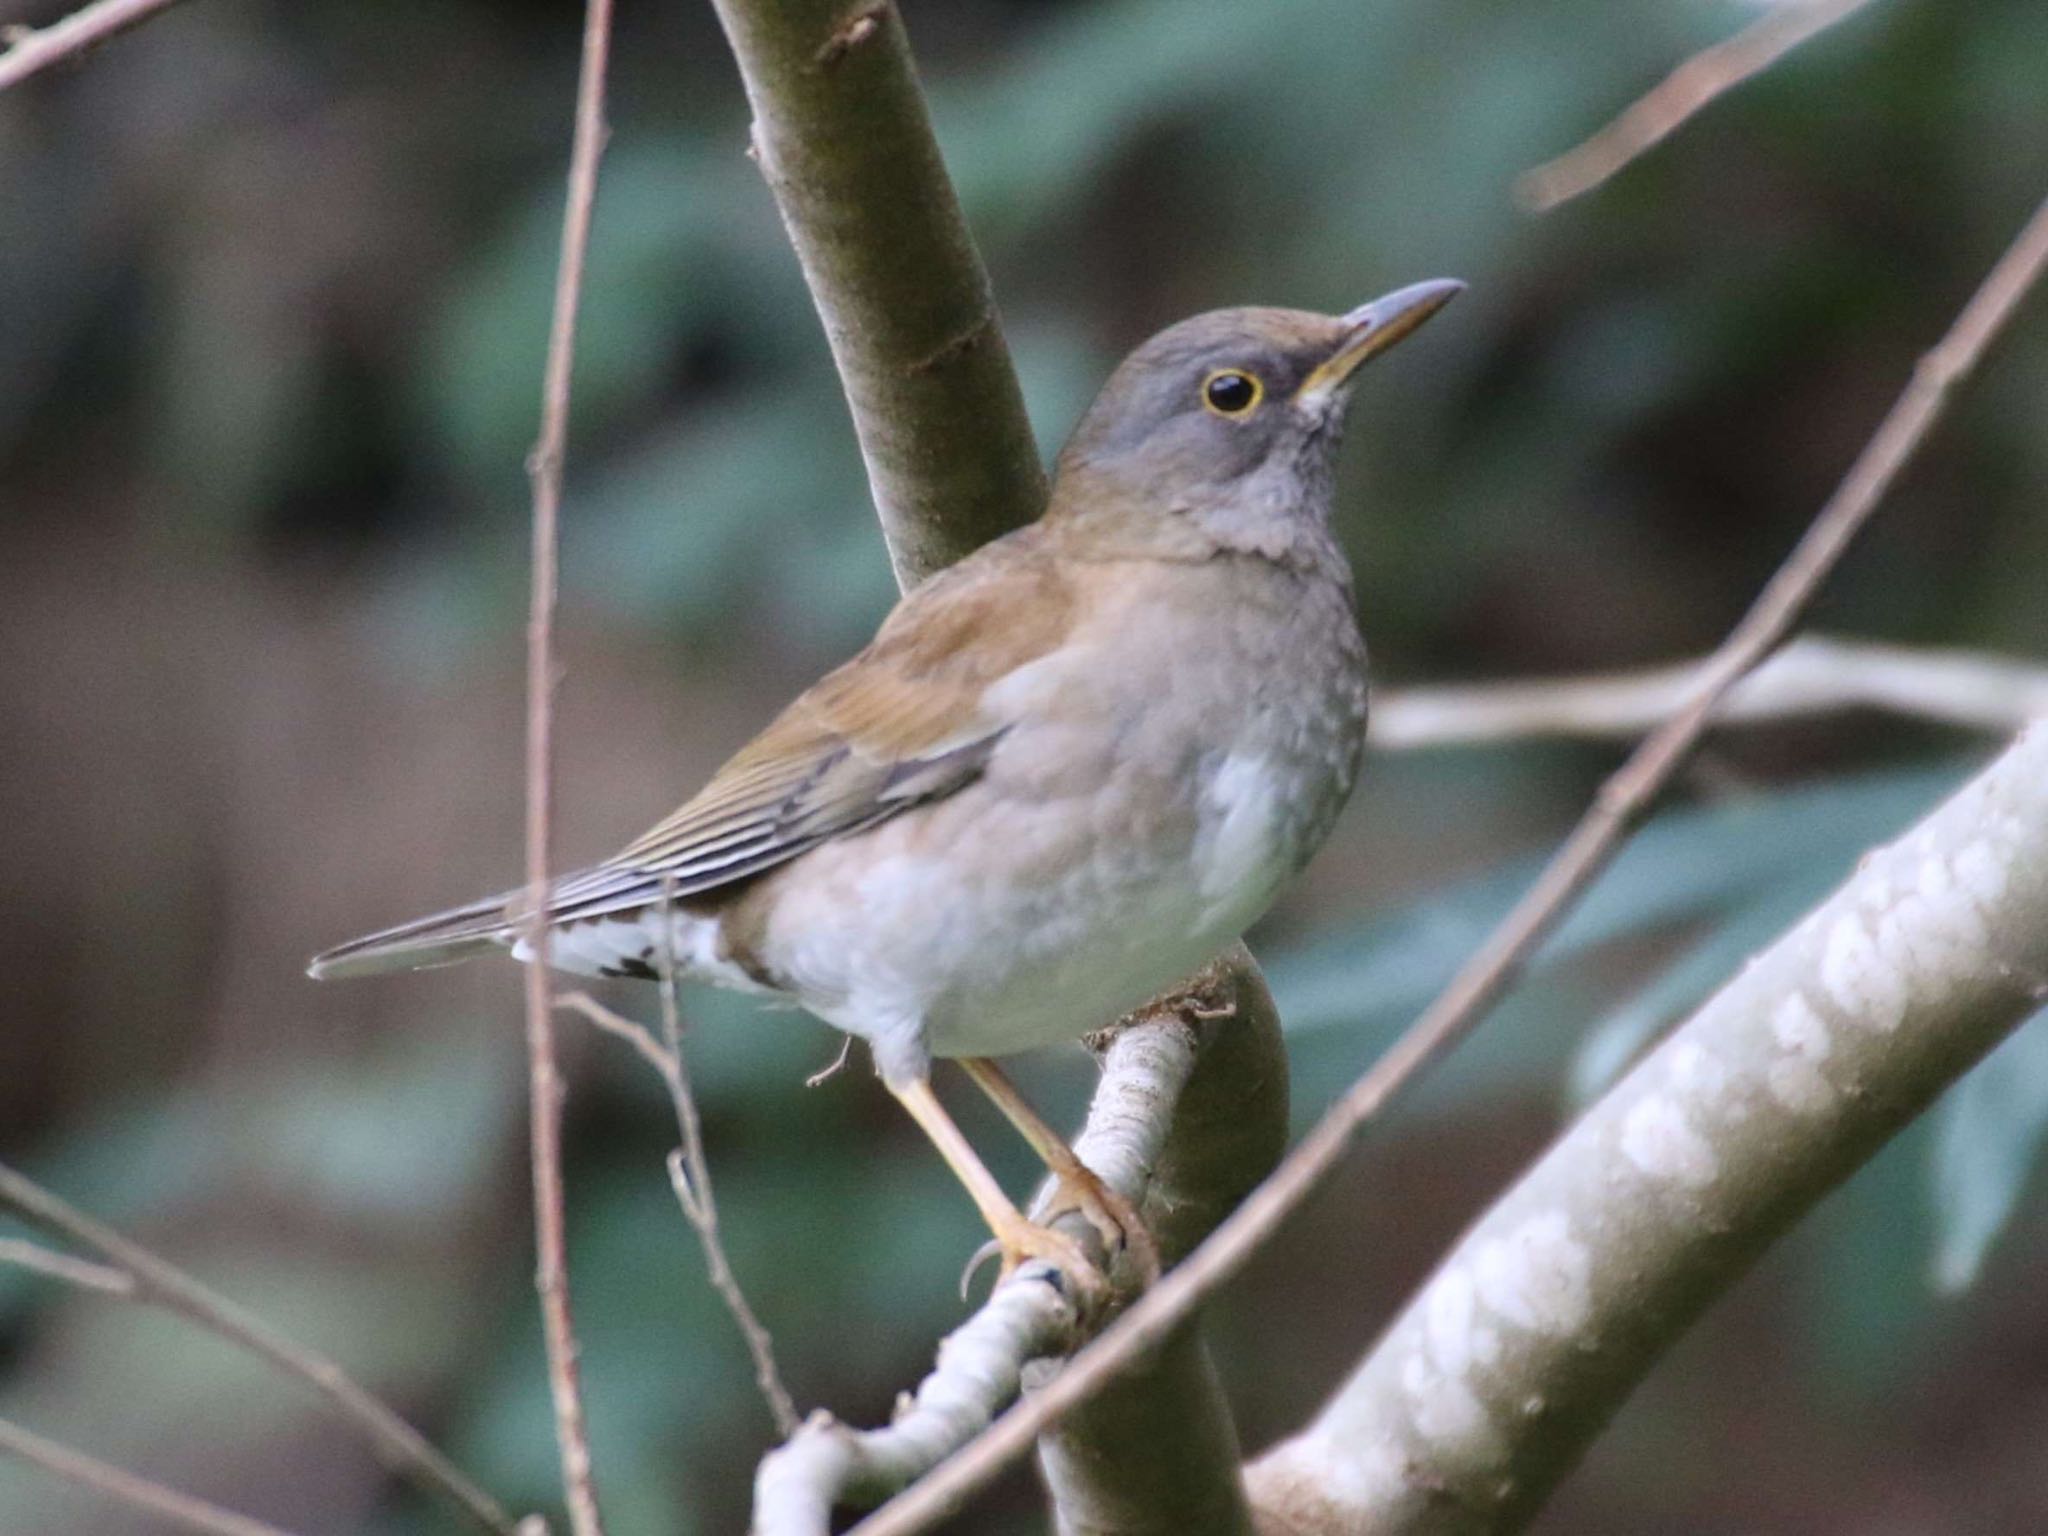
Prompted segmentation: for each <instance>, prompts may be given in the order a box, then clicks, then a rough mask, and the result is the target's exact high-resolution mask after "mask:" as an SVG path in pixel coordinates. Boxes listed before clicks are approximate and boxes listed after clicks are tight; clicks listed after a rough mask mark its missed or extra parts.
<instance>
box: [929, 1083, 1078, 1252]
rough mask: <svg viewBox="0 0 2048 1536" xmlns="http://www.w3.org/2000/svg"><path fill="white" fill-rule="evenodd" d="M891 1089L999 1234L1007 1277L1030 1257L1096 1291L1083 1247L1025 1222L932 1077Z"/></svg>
mask: <svg viewBox="0 0 2048 1536" xmlns="http://www.w3.org/2000/svg"><path fill="white" fill-rule="evenodd" d="M889 1091H890V1092H891V1093H893V1094H894V1095H895V1096H896V1100H897V1102H898V1103H900V1104H901V1105H902V1106H903V1107H904V1108H905V1109H907V1110H909V1111H910V1118H911V1119H913V1120H915V1121H916V1122H917V1123H918V1126H919V1128H920V1129H922V1130H923V1131H924V1133H925V1135H926V1136H928V1137H930V1138H931V1143H932V1145H933V1146H935V1147H937V1148H938V1149H939V1156H941V1157H943V1158H944V1159H945V1160H946V1166H947V1167H948V1168H951V1169H952V1170H953V1174H954V1177H956V1178H958V1179H959V1180H960V1182H961V1183H962V1184H963V1185H965V1186H966V1189H967V1193H968V1195H969V1196H970V1197H971V1198H972V1199H973V1201H974V1204H975V1208H976V1209H977V1210H979V1211H980V1212H981V1219H982V1220H983V1221H985V1222H987V1223H988V1229H989V1231H991V1232H993V1233H994V1234H995V1239H996V1246H997V1247H998V1248H1000V1249H1001V1250H1002V1255H1003V1273H1004V1274H1005V1275H1007V1274H1009V1272H1010V1271H1011V1270H1013V1269H1015V1268H1016V1267H1017V1266H1018V1265H1019V1264H1021V1263H1022V1262H1024V1261H1025V1260H1026V1259H1043V1260H1044V1261H1045V1262H1046V1263H1048V1264H1051V1265H1054V1266H1055V1267H1057V1268H1058V1269H1060V1270H1061V1271H1062V1272H1064V1273H1065V1274H1067V1275H1068V1276H1069V1277H1070V1278H1072V1280H1073V1281H1074V1283H1075V1284H1077V1285H1079V1286H1081V1287H1083V1288H1084V1289H1096V1288H1099V1287H1100V1286H1101V1285H1102V1276H1101V1274H1100V1272H1099V1271H1097V1269H1096V1268H1095V1266H1094V1265H1093V1264H1092V1263H1090V1262H1089V1260H1088V1256H1087V1254H1085V1253H1084V1252H1082V1250H1081V1245H1080V1244H1079V1243H1077V1242H1075V1241H1074V1240H1073V1239H1072V1238H1071V1237H1068V1236H1067V1235H1066V1233H1064V1232H1055V1231H1054V1230H1053V1229H1052V1228H1051V1227H1042V1226H1039V1225H1037V1224H1036V1223H1034V1222H1031V1221H1028V1220H1026V1219H1025V1216H1024V1213H1023V1212H1022V1211H1020V1210H1018V1209H1017V1207H1016V1206H1015V1205H1014V1204H1012V1203H1011V1201H1010V1197H1009V1196H1008V1195H1006V1194H1004V1193H1003V1187H1002V1185H1000V1184H998V1183H997V1182H996V1179H995V1175H994V1174H992V1173H990V1172H989V1171H988V1169H987V1168H986V1167H984V1166H983V1164H982V1161H981V1159H980V1157H978V1156H977V1155H976V1154H975V1151H974V1148H973V1147H971V1146H969V1145H968V1144H967V1138H966V1137H965V1136H963V1135H961V1134H960V1127H959V1126H957V1125H955V1124H954V1123H953V1117H952V1116H951V1115H949V1114H947V1113H946V1109H945V1106H944V1105H942V1104H941V1103H939V1100H938V1096H937V1095H936V1094H934V1093H933V1092H932V1085H931V1082H930V1081H929V1080H928V1079H926V1078H922V1077H918V1078H913V1079H911V1080H910V1082H908V1083H906V1084H904V1085H903V1086H901V1087H898V1086H897V1085H896V1084H894V1083H891V1084H889ZM1070 1155H1071V1154H1070Z"/></svg>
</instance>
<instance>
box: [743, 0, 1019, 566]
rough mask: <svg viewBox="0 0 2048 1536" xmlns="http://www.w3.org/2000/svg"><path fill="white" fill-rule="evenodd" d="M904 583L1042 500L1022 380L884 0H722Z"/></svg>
mask: <svg viewBox="0 0 2048 1536" xmlns="http://www.w3.org/2000/svg"><path fill="white" fill-rule="evenodd" d="M714 4H715V5H716V8H717V10H718V16H719V20H720V21H721V22H722V23H723V24H724V26H725V32H726V36H727V37H728V38H729V39H730V40H731V42H732V50H733V53H734V55H735V57H736V58H737V59H738V60H739V66H740V73H741V75H742V76H743V77H744V79H745V81H746V87H747V100H748V102H749V103H750V105H751V106H752V107H753V112H754V131H753V153H754V156H755V158H756V159H757V160H758V161H759V162H760V166H761V174H762V175H763V176H765V177H766V178H767V181H768V186H769V189H770V190H771V191H772V192H773V193H774V194H775V201H776V203H777V205H778V206H779V207H780V208H781V210H782V217H783V222H784V223H785V224H786V225H787V226H788V228H789V236H790V240H791V242H792V243H793V244H794V245H795V246H796V253H797V258H798V260H799V261H801V262H802V264H803V269H804V278H805V281H806V282H807V283H808V284H809V286H810V290H811V298H812V301H813V302H814V303H815V304H816V305H817V306H818V314H819V317H820V318H821V319H822V320H823V321H824V323H825V335H826V337H827V338H828V339H829V340H830V341H831V343H832V356H833V359H834V361H836V362H837V363H838V365H839V374H840V378H841V379H842V380H843V381H844V383H845V386H846V397H847V403H848V404H849V405H850V406H851V408H852V411H853V424H854V429H855V431H856V432H857V433H858V434H859V436H860V445H861V453H862V455H863V457H864V458H865V459H866V461H867V469H868V482H869V484H870V486H871V487H872V489H873V492H874V498H875V510H876V511H877V512H878V513H879V514H880V516H881V520H882V531H883V533H884V535H886V537H887V538H888V541H889V557H890V559H891V560H892V561H893V562H894V563H895V567H896V576H897V580H898V581H899V582H900V583H901V584H902V585H903V586H904V587H906V588H907V587H910V586H913V585H915V584H916V583H917V582H918V581H921V580H922V579H923V578H925V577H926V576H929V575H930V574H931V573H932V572H933V571H935V570H937V569H938V568H939V567H940V566H943V565H947V564H950V563H951V562H952V561H954V560H957V559H959V558H960V557H961V556H962V555H964V554H966V553H967V552H968V551H969V550H971V549H973V548H975V547H976V546H977V545H980V544H983V543H986V542H987V541H988V540H990V539H992V538H995V537H996V536H997V535H998V534H1002V533H1007V532H1009V530H1010V529H1012V528H1016V527H1018V526H1020V525H1022V524H1024V523H1028V522H1030V521H1031V520H1032V519H1033V518H1035V517H1037V516H1038V514H1039V513H1040V512H1041V511H1043V510H1044V507H1045V475H1044V471H1043V470H1042V469H1041V468H1040V467H1039V463H1038V451H1037V449H1036V448H1035V447H1034V446H1033V444H1032V439H1031V425H1030V423H1029V422H1028V421H1027V420H1026V419H1025V416H1024V397H1023V395H1022V393H1021V392H1020V390H1019V389H1018V387H1017V378H1016V374H1015V372H1014V370H1013V369H1012V368H1011V366H1010V353H1009V347H1008V345H1007V344H1006V343H1005V341H1004V340H1003V333H1002V327H1001V326H1000V324H999V323H998V322H997V319H996V307H995V299H994V297H993V295H992V294H991V293H990V291H989V283H988V274H987V273H986V272H985V271H984V270H983V269H982V265H981V258H980V257H979V256H978V255H977V254H976V253H975V249H974V242H973V238H972V237H971V236H970V235H969V234H968V232H967V226H966V223H965V221H964V220H963V219H962V218H961V215H960V205H959V201H958V199H957V198H955V196H954V195H953V187H952V183H951V182H949V181H948V180H947V178H946V168H945V164H944V162H943V161H942V160H941V159H940V157H939V147H938V144H937V142H936V141H935V140H934V139H933V137H932V130H931V120H930V117H929V115H928V113H927V112H926V110H925V103H924V93H923V92H922V91H921V90H920V89H919V87H918V83H917V74H916V71H915V69H914V68H913V67H912V65H911V61H910V46H909V43H908V42H907V40H906V39H905V37H904V33H903V23H902V20H901V19H900V18H899V16H898V15H897V10H896V7H895V5H894V4H892V3H889V0H875V3H870V4H856V3H853V0H773V3H767V0H714Z"/></svg>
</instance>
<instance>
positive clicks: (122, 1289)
mask: <svg viewBox="0 0 2048 1536" xmlns="http://www.w3.org/2000/svg"><path fill="white" fill-rule="evenodd" d="M0 1264H12V1265H13V1266H14V1267H15V1268H16V1269H30V1270H34V1271H35V1272H36V1273H37V1274H39V1275H47V1276H49V1277H50V1278H51V1279H52V1280H62V1281H63V1282H64V1283H65V1284H67V1285H75V1286H77V1287H78V1288H79V1289H80V1290H82V1291H97V1292H99V1293H100V1294H101V1295H103V1296H126V1297H131V1298H132V1297H133V1296H134V1295H135V1277H134V1276H133V1275H130V1274H129V1273H128V1272H127V1271H125V1270H120V1269H115V1268H114V1267H112V1266H111V1265H108V1264H94V1263H91V1262H90V1261H88V1260H86V1259H74V1258H73V1257H71V1255H70V1254H68V1253H58V1252H57V1251H56V1250H55V1249H51V1248H43V1247H39V1246H37V1245H36V1244H35V1243H24V1242H22V1241H21V1240H20V1239H18V1238H12V1237H0Z"/></svg>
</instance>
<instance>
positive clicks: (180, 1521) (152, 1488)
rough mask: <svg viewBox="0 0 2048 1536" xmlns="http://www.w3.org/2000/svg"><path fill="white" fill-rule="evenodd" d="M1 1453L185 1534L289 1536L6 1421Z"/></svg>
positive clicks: (0, 1430) (1, 1424)
mask: <svg viewBox="0 0 2048 1536" xmlns="http://www.w3.org/2000/svg"><path fill="white" fill-rule="evenodd" d="M0 1451H5V1452H7V1453H8V1454H10V1455H14V1456H19V1457H20V1458H21V1459H22V1460H23V1461H26V1462H29V1463H31V1464H32V1465H35V1466H38V1467H41V1468H42V1469H43V1470H44V1471H45V1472H53V1473H55V1474H56V1475H57V1476H58V1477H61V1478H65V1479H67V1480H68V1481H70V1482H74V1483H77V1484H78V1485H79V1486H80V1487H82V1488H90V1489H92V1491H93V1492H95V1493H99V1494H104V1495H105V1496H106V1497H108V1498H110V1499H112V1500H113V1501H114V1502H115V1503H117V1504H126V1505H127V1506H129V1507H130V1508H131V1509H139V1510H141V1511H143V1513H145V1514H150V1515H155V1516H156V1517H157V1518H158V1519H160V1520H165V1521H168V1522H169V1523H170V1524H171V1525H173V1526H175V1527H176V1528H177V1529H179V1530H181V1531H196V1532H198V1533H199V1536H289V1533H288V1532H286V1531H283V1530H281V1529H280V1528H278V1527H277V1526H274V1525H268V1524H265V1523H264V1522H263V1521H261V1520H252V1519H250V1518H249V1517H248V1516H247V1515H238V1514H236V1513H235V1512H234V1511H233V1510H230V1509H222V1508H221V1507H220V1506H219V1505H218V1504H209V1503H207V1502H206V1500H204V1499H200V1498H194V1497H193V1496H192V1495H191V1494H189V1493H180V1492H178V1490H177V1489H175V1488H166V1487H165V1486H164V1485H163V1484H162V1483H158V1482H153V1481H151V1480H150V1479H149V1478H146V1477H138V1476H137V1475H136V1474H135V1473H133V1472H124V1471H122V1470H121V1469H120V1468H119V1467H114V1466H109V1465H108V1464H107V1463H106V1462H104V1461H101V1460H99V1459H98V1458H96V1457H92V1456H88V1455H86V1454H85V1453H84V1452H83V1451H74V1450H73V1449H71V1447H70V1446H68V1445H59V1444H58V1443H57V1442H56V1441H54V1440H45V1439H44V1438H43V1437H42V1436H41V1435H38V1434H35V1433H33V1432H32V1431H30V1430H26V1429H23V1428H22V1427H21V1426H20V1425H19V1424H15V1423H11V1422H10V1421H8V1420H6V1419H0Z"/></svg>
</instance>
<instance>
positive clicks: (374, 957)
mask: <svg viewBox="0 0 2048 1536" xmlns="http://www.w3.org/2000/svg"><path fill="white" fill-rule="evenodd" d="M512 900H513V898H512V897H511V896H509V895H507V896H493V897H491V898H489V899H487V900H484V901H473V902H471V903H470V904H469V905H468V906H466V907H455V908H453V909H451V910H449V911H447V912H436V913H435V914H434V915H433V916H432V917H420V918H415V919H414V920H413V921H411V922H409V923H401V924H399V925H398V926H397V927H396V928H386V929H384V930H383V931H382V932H381V933H368V934H364V935H363V937H361V938H360V939H350V940H349V941H348V943H346V944H338V945H336V946H335V947H334V948H333V949H330V950H328V951H327V952H326V953H324V954H319V955H315V956H314V957H313V960H312V963H311V964H310V965H308V966H307V967H306V974H307V975H308V976H311V977H313V978H314V979H315V980H318V981H326V980H329V979H331V978H336V977H346V976H375V975H379V974H381V973H382V972H385V971H416V970H421V969H424V968H425V967H427V966H431V965H452V964H454V963H455V962H456V961H458V960H468V959H470V958H472V957H473V956H476V955H480V954H482V953H483V952H484V951H486V950H490V949H498V948H502V947H503V946H504V945H506V944H507V943H509V942H510V941H511V938H512V918H511V912H510V903H511V902H512Z"/></svg>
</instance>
